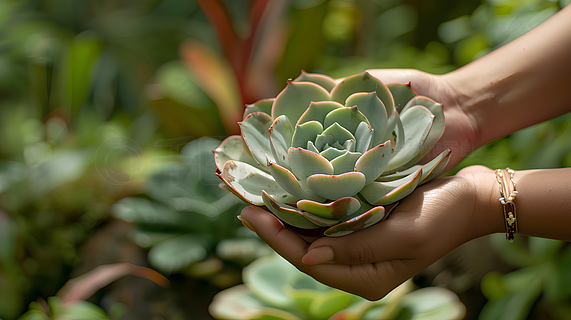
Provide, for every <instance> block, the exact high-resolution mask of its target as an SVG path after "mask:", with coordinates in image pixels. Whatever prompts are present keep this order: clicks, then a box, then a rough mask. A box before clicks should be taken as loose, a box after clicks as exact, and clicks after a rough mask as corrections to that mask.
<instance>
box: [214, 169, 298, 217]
mask: <svg viewBox="0 0 571 320" xmlns="http://www.w3.org/2000/svg"><path fill="white" fill-rule="evenodd" d="M217 175H218V177H219V178H220V179H221V180H222V182H224V183H225V184H226V185H227V186H228V187H229V188H230V189H232V191H233V192H235V193H237V194H239V195H240V197H241V198H242V199H245V200H246V202H247V203H249V204H252V205H256V206H261V205H263V204H264V201H263V199H262V190H264V189H265V190H266V191H267V192H268V193H270V194H271V195H274V196H276V197H278V198H279V199H282V200H283V201H285V202H296V201H297V200H298V199H297V198H295V197H294V196H292V195H291V194H289V193H287V192H286V191H285V190H284V189H283V188H282V187H281V186H280V185H279V184H278V183H277V182H276V181H275V180H274V178H273V177H272V176H271V175H269V174H267V173H265V172H264V171H262V170H260V169H258V168H256V167H254V166H252V165H249V164H247V163H244V162H240V161H233V160H229V161H227V162H226V164H224V168H223V170H222V172H220V173H217Z"/></svg>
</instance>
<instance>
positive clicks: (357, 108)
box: [214, 72, 450, 236]
mask: <svg viewBox="0 0 571 320" xmlns="http://www.w3.org/2000/svg"><path fill="white" fill-rule="evenodd" d="M239 124H240V128H241V135H240V136H230V137H229V138H227V139H226V140H224V141H223V142H222V144H220V146H219V147H218V148H217V149H216V150H214V155H215V156H214V157H215V161H216V166H217V169H218V170H217V175H218V176H219V177H220V179H222V181H223V182H224V184H225V185H226V188H227V189H229V190H230V191H232V192H233V193H234V194H236V195H237V196H239V197H240V198H242V200H244V201H245V202H247V203H249V204H252V205H256V206H264V205H265V206H266V208H267V209H268V210H269V211H271V212H272V213H273V214H275V215H276V216H277V217H278V218H280V219H281V220H282V221H284V222H286V223H287V224H289V225H291V226H293V227H296V228H297V230H298V231H299V232H300V233H302V234H303V232H302V231H303V230H304V229H306V230H307V229H317V230H318V232H309V233H306V234H314V235H315V234H321V233H323V234H324V235H326V236H342V235H346V234H349V233H351V232H354V231H357V230H361V229H363V228H366V227H369V226H371V225H373V224H375V223H377V222H379V221H381V220H383V219H384V218H386V216H387V215H388V213H389V212H390V209H392V208H393V207H394V206H395V205H396V204H397V203H398V201H399V200H400V199H402V198H404V197H406V196H407V195H409V194H410V193H411V192H412V191H413V190H414V189H415V188H416V187H417V186H418V185H420V184H422V183H426V182H428V181H429V180H430V179H432V178H434V177H436V176H437V175H438V174H440V173H441V171H442V170H443V169H444V167H445V166H446V164H447V162H448V158H449V154H450V150H445V151H444V152H442V153H441V154H440V155H438V156H436V157H435V158H434V159H433V160H431V161H430V162H428V163H426V164H424V165H417V164H416V163H417V162H418V161H419V160H420V159H422V158H423V157H424V156H426V155H427V154H428V152H429V151H430V150H431V149H432V147H433V146H434V144H435V143H436V141H437V140H438V139H439V138H440V136H441V134H442V132H443V130H444V114H443V112H442V105H441V104H439V103H437V102H435V101H433V100H431V99H430V98H427V97H422V96H417V95H416V93H415V92H414V91H412V89H411V88H410V85H406V84H388V85H385V84H384V83H382V82H381V81H380V80H379V79H377V78H375V77H374V76H372V75H371V74H369V73H368V72H363V73H360V74H356V75H353V76H350V77H347V78H345V79H343V80H342V81H340V82H338V83H337V82H336V81H335V80H334V79H332V78H330V77H328V76H325V75H321V74H310V73H305V72H302V74H301V75H300V76H299V77H298V78H296V79H295V80H293V81H288V84H287V86H286V87H285V89H284V90H283V91H281V92H280V93H279V95H278V96H277V97H276V98H274V99H265V100H261V101H258V102H256V103H254V104H252V105H249V106H247V108H246V111H245V113H244V119H243V121H242V122H240V123H239Z"/></svg>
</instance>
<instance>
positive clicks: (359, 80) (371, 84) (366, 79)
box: [331, 71, 395, 117]
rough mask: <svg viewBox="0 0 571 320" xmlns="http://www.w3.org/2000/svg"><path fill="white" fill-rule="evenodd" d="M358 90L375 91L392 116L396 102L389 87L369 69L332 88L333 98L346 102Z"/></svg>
mask: <svg viewBox="0 0 571 320" xmlns="http://www.w3.org/2000/svg"><path fill="white" fill-rule="evenodd" d="M356 92H375V93H376V94H377V97H379V99H380V100H381V101H382V102H383V105H384V106H385V107H386V109H387V115H388V116H389V117H390V116H391V114H392V113H388V112H389V110H390V111H391V112H392V110H394V108H395V103H394V100H393V97H392V96H391V93H390V91H389V89H388V88H387V87H386V86H385V84H384V83H382V82H381V81H380V80H379V79H377V78H375V77H373V76H372V75H371V74H370V73H368V72H367V71H365V72H363V73H359V74H356V75H353V76H350V77H347V78H345V79H344V80H343V81H341V82H339V83H338V84H337V85H336V86H335V87H334V88H333V89H332V90H331V100H333V101H337V102H339V103H341V104H344V103H345V101H346V100H347V98H349V96H350V95H352V94H353V93H356Z"/></svg>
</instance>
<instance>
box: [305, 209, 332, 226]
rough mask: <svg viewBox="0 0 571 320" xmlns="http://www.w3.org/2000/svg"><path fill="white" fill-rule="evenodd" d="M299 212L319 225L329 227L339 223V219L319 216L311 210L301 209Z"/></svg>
mask: <svg viewBox="0 0 571 320" xmlns="http://www.w3.org/2000/svg"><path fill="white" fill-rule="evenodd" d="M300 214H301V215H302V216H303V217H304V218H306V219H307V220H309V221H310V222H312V223H314V224H316V225H318V226H320V227H331V226H333V225H336V224H338V223H339V220H335V219H329V218H324V217H320V216H318V215H315V214H313V213H311V212H306V211H301V212H300Z"/></svg>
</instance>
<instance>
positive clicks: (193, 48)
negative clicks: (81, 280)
mask: <svg viewBox="0 0 571 320" xmlns="http://www.w3.org/2000/svg"><path fill="white" fill-rule="evenodd" d="M263 3H264V1H260V0H255V1H254V0H253V1H222V0H220V1H219V0H212V1H211V0H208V1H176V0H145V1H114V0H86V1H74V0H10V1H0V48H1V50H0V137H2V143H0V288H2V290H0V318H3V319H13V318H17V316H18V315H20V314H21V312H22V311H23V310H24V307H25V305H27V304H28V303H29V301H31V300H34V299H36V298H37V297H38V296H44V297H45V296H50V295H52V294H53V292H55V291H56V289H57V288H59V287H61V285H62V283H63V282H65V281H66V280H67V279H68V278H69V277H70V274H71V273H72V272H73V271H74V270H75V268H77V266H78V264H79V263H80V262H82V261H80V255H79V252H78V249H79V248H80V247H81V246H83V245H84V244H85V243H86V242H87V241H88V240H89V239H91V235H92V234H93V232H94V231H95V230H97V229H98V227H99V226H100V225H101V224H105V223H107V222H110V221H112V218H111V217H110V216H109V211H110V209H109V208H110V207H111V205H112V204H113V203H115V202H116V201H117V200H119V199H120V198H124V197H130V198H129V199H125V200H124V201H121V202H119V203H118V204H117V205H116V207H115V208H118V207H120V206H123V208H127V207H130V208H132V211H131V212H130V213H127V211H128V210H124V211H123V213H122V214H123V215H124V217H125V220H129V219H131V220H130V221H138V222H137V225H138V226H139V227H138V228H137V229H136V230H135V231H133V239H134V240H135V241H136V242H137V243H138V244H140V245H141V246H142V247H144V248H149V251H150V253H149V259H150V260H151V261H152V262H153V263H156V266H157V267H159V266H160V268H161V269H162V270H171V271H172V272H174V273H179V272H180V273H184V274H191V275H193V276H199V275H212V274H213V273H216V272H217V271H218V270H221V269H226V266H228V265H233V266H234V267H235V269H239V268H240V267H241V266H243V265H244V263H246V262H248V261H251V260H252V259H254V258H255V257H257V256H258V255H259V254H261V253H262V252H266V251H265V250H267V248H266V247H264V246H263V245H262V244H261V243H260V241H259V240H258V239H257V238H254V237H252V236H251V233H249V231H248V230H246V229H245V228H242V227H240V225H239V222H238V221H237V220H236V219H235V210H239V209H231V207H232V205H231V203H232V201H234V199H233V197H232V196H228V197H226V196H220V194H218V192H223V190H219V189H218V188H217V187H216V186H214V185H209V186H208V187H205V188H204V189H203V192H202V193H201V192H200V191H192V190H196V188H195V189H192V188H194V187H189V188H186V189H185V188H184V187H181V188H178V189H177V188H173V186H177V185H179V186H180V184H182V183H188V186H195V185H194V184H193V183H189V181H190V180H183V178H184V177H187V175H188V174H189V170H190V169H189V168H193V167H194V164H189V163H188V162H185V161H186V160H183V159H175V158H176V157H178V155H179V147H180V146H182V145H184V144H186V143H187V142H188V141H191V140H194V139H196V138H199V137H201V136H205V135H209V136H214V137H218V138H222V137H225V136H226V135H227V134H229V133H234V132H237V129H238V127H237V126H236V121H238V120H236V119H238V118H240V117H241V115H242V111H243V106H244V104H245V103H251V102H253V101H256V100H258V99H260V98H266V97H271V96H275V95H276V93H277V92H278V90H279V88H281V87H283V84H284V83H285V81H286V79H288V78H291V77H293V76H295V75H297V74H299V71H300V70H301V69H305V70H308V71H317V72H321V73H327V74H331V75H333V76H334V77H336V78H338V77H343V76H347V75H350V74H355V73H359V72H362V71H363V70H364V69H367V68H378V67H383V68H394V67H400V68H417V69H420V70H424V71H427V72H433V73H445V72H448V71H451V70H453V69H455V68H457V67H458V66H460V65H462V64H465V63H467V62H469V61H471V60H472V59H473V58H475V57H478V56H480V55H482V54H484V53H485V52H488V51H489V50H492V49H493V48H496V47H497V46H499V45H501V44H503V43H505V42H506V41H509V40H510V39H513V37H516V36H517V35H520V34H522V33H523V32H525V31H527V30H529V29H530V28H531V27H533V26H534V25H536V24H537V23H539V22H540V21H543V20H544V19H545V18H547V17H548V16H549V15H551V14H553V12H555V11H556V10H557V9H558V8H559V7H563V6H565V5H567V4H568V3H569V1H568V0H560V1H559V2H557V1H547V0H544V1H539V0H529V1H521V2H518V1H503V0H502V1H476V0H469V1H447V0H434V1H418V2H406V3H405V2H402V1H398V0H374V1H369V0H365V1H361V0H359V1H353V0H311V1H309V0H296V1H291V2H286V1H270V2H268V5H267V7H265V10H267V12H266V13H264V15H261V14H256V13H255V12H258V13H260V12H262V11H261V10H258V11H256V10H254V9H255V8H260V7H259V6H260V5H263ZM213 4H221V8H222V12H224V14H223V15H222V16H220V15H218V16H216V15H215V16H216V17H217V18H212V17H213V16H212V15H211V13H212V12H213V11H212V10H213V7H212V5H213ZM459 17H460V18H459ZM457 18H458V19H457ZM447 21H451V22H450V23H445V22H447ZM443 23H444V24H443ZM441 24H442V26H441V27H440V28H439V27H438V26H439V25H441ZM225 25H226V26H229V28H228V29H224V26H225ZM451 32H452V34H451ZM439 36H440V38H439ZM187 40H188V41H187ZM227 40H230V41H227ZM221 115H222V116H221ZM568 119H569V118H568V117H562V118H560V119H557V120H555V121H552V122H549V123H546V124H540V125H537V126H535V127H532V128H529V129H526V130H524V131H522V132H520V133H516V134H514V135H512V136H511V137H510V138H508V139H504V140H499V141H497V142H494V143H492V144H490V145H488V146H485V147H483V148H481V149H479V150H477V151H476V152H475V153H474V155H473V156H471V157H468V158H467V159H466V161H465V162H464V163H463V165H467V164H470V163H483V164H487V165H489V166H491V167H505V166H506V165H510V166H511V167H513V168H518V169H523V168H542V167H557V166H568V165H569V164H570V163H571V153H570V151H571V150H570V149H569V145H570V144H569V143H568V141H569V137H567V136H568V130H567V127H568V124H569V121H568ZM169 147H170V150H168V148H169ZM457 147H460V146H457ZM467 147H468V148H467V149H469V150H470V151H471V149H470V148H469V146H467ZM171 164H172V167H170V168H167V169H165V168H166V166H168V165H171ZM156 170H162V171H161V172H162V173H157V175H156V176H153V178H151V179H147V177H148V176H149V175H150V173H152V172H155V171H156ZM193 174H195V173H193ZM205 174H207V173H206V172H205ZM208 174H210V171H209V172H208ZM193 177H194V176H193ZM204 178H205V176H200V179H201V181H202V182H204V181H207V182H208V183H210V182H212V181H210V180H208V179H210V178H211V177H209V178H207V180H204ZM178 179H180V180H178ZM188 179H190V178H188ZM169 181H171V182H172V181H176V183H169ZM147 182H148V186H147V190H149V192H148V194H146V195H141V196H139V197H136V198H134V197H133V196H134V195H137V194H141V192H142V188H143V185H144V184H147ZM151 190H154V191H151ZM181 190H182V191H181ZM171 192H172V193H173V195H175V194H176V195H177V196H176V197H178V198H179V199H170V198H169V197H168V196H169V193H171ZM177 192H179V193H177ZM192 192H194V193H192ZM210 192H212V193H210ZM210 196H216V197H220V199H224V200H221V202H219V203H216V206H213V204H214V203H215V202H214V201H215V200H214V198H212V197H210ZM189 199H191V200H192V201H189ZM238 207H239V205H237V207H236V208H238ZM224 208H228V209H227V210H226V211H224V210H222V209H224ZM231 212H234V214H230V213H231ZM261 245H262V247H261ZM260 248H264V249H260ZM95 254H96V253H93V255H95ZM521 257H523V258H521ZM520 258H521V259H523V260H524V261H526V259H528V258H525V255H520ZM514 259H516V258H514ZM190 261H194V262H192V263H191V262H190ZM514 261H515V260H514ZM522 265H523V264H522ZM557 268H558V270H560V271H558V273H557V275H558V276H559V277H560V278H558V279H563V280H562V282H561V283H566V282H565V281H567V280H565V279H567V277H568V276H567V275H566V273H565V270H569V268H570V267H569V263H561V264H560V265H558V267H557ZM223 278H224V277H221V278H220V279H223ZM226 279H227V280H217V281H218V282H217V283H218V284H219V285H220V286H222V287H224V286H225V285H228V284H229V283H233V281H235V280H228V278H226ZM553 279H555V278H553ZM550 281H553V282H557V281H556V280H550ZM568 287H569V286H567V287H564V286H560V287H556V286H553V288H555V289H552V291H553V292H564V291H565V290H567V289H566V288H568ZM48 304H49V302H48ZM38 305H42V307H41V308H44V309H45V305H46V304H44V303H43V302H42V303H39V304H38ZM38 308H39V307H38ZM113 308H115V309H117V310H119V309H121V308H128V306H124V305H123V306H120V305H119V304H115V305H114V306H113ZM562 308H563V307H562ZM36 309H37V308H36ZM562 310H564V309H562ZM31 313H33V312H31ZM109 314H110V316H111V317H112V318H117V317H114V316H112V314H111V311H109ZM27 315H28V314H27ZM35 317H40V318H38V319H44V316H42V315H41V314H39V313H36V315H35ZM403 317H406V312H405V313H403Z"/></svg>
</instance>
